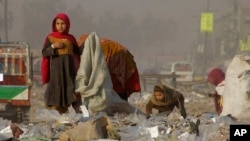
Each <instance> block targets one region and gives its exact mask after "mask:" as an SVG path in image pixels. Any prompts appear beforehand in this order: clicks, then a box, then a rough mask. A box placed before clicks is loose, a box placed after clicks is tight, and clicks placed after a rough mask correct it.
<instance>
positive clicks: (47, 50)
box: [42, 38, 57, 57]
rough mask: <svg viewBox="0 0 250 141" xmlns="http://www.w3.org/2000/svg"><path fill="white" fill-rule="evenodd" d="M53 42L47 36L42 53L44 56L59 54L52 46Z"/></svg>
mask: <svg viewBox="0 0 250 141" xmlns="http://www.w3.org/2000/svg"><path fill="white" fill-rule="evenodd" d="M51 45H52V44H51V42H50V41H49V39H48V38H46V40H45V43H44V46H43V49H42V55H43V56H44V57H49V56H54V55H57V53H56V50H55V49H53V48H52V46H51Z"/></svg>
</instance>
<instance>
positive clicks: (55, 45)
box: [52, 42, 64, 48]
mask: <svg viewBox="0 0 250 141" xmlns="http://www.w3.org/2000/svg"><path fill="white" fill-rule="evenodd" d="M63 45H64V44H63V43H61V42H55V43H53V44H52V46H53V47H54V48H63Z"/></svg>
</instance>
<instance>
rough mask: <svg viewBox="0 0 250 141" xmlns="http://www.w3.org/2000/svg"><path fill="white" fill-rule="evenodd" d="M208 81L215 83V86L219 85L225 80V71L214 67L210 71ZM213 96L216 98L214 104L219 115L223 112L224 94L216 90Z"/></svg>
mask: <svg viewBox="0 0 250 141" xmlns="http://www.w3.org/2000/svg"><path fill="white" fill-rule="evenodd" d="M207 80H208V82H209V83H211V84H212V85H214V86H215V87H217V86H219V85H220V84H221V83H222V82H223V81H224V80H225V73H224V72H223V70H222V69H220V68H213V69H212V70H211V71H210V72H209V73H208V78H207ZM212 96H213V98H214V104H215V110H216V112H217V114H218V115H220V114H221V112H222V108H223V106H222V96H221V95H219V94H218V92H217V91H216V90H215V91H214V92H213V93H212Z"/></svg>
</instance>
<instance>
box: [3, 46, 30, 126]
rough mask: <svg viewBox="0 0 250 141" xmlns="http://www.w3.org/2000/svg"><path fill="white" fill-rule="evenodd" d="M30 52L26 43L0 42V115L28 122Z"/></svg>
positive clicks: (16, 120) (15, 120) (14, 120)
mask: <svg viewBox="0 0 250 141" xmlns="http://www.w3.org/2000/svg"><path fill="white" fill-rule="evenodd" d="M31 88H32V52H31V51H30V46H29V44H28V43H27V42H0V115H1V117H2V118H4V119H8V120H11V121H12V122H17V123H20V122H24V121H26V122H28V121H29V111H30V106H31V101H30V98H31Z"/></svg>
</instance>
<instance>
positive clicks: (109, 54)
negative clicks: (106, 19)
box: [78, 34, 141, 101]
mask: <svg viewBox="0 0 250 141" xmlns="http://www.w3.org/2000/svg"><path fill="white" fill-rule="evenodd" d="M87 36H88V35H86V34H83V35H81V36H80V38H79V39H78V45H79V46H80V47H82V48H83V47H84V41H85V39H86V38H87ZM101 47H102V50H103V53H104V55H105V58H106V61H107V64H108V68H109V72H110V76H111V80H112V84H113V89H114V90H115V92H116V93H117V94H118V95H119V96H120V97H121V98H122V99H123V100H126V101H127V100H128V97H129V96H130V95H131V94H132V93H133V92H140V91H141V87H140V80H139V73H138V69H137V66H136V63H135V61H134V56H133V55H132V54H131V53H130V52H129V50H128V49H127V48H125V47H124V46H122V45H121V44H119V43H117V42H115V41H112V40H109V39H105V38H103V39H101Z"/></svg>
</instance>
